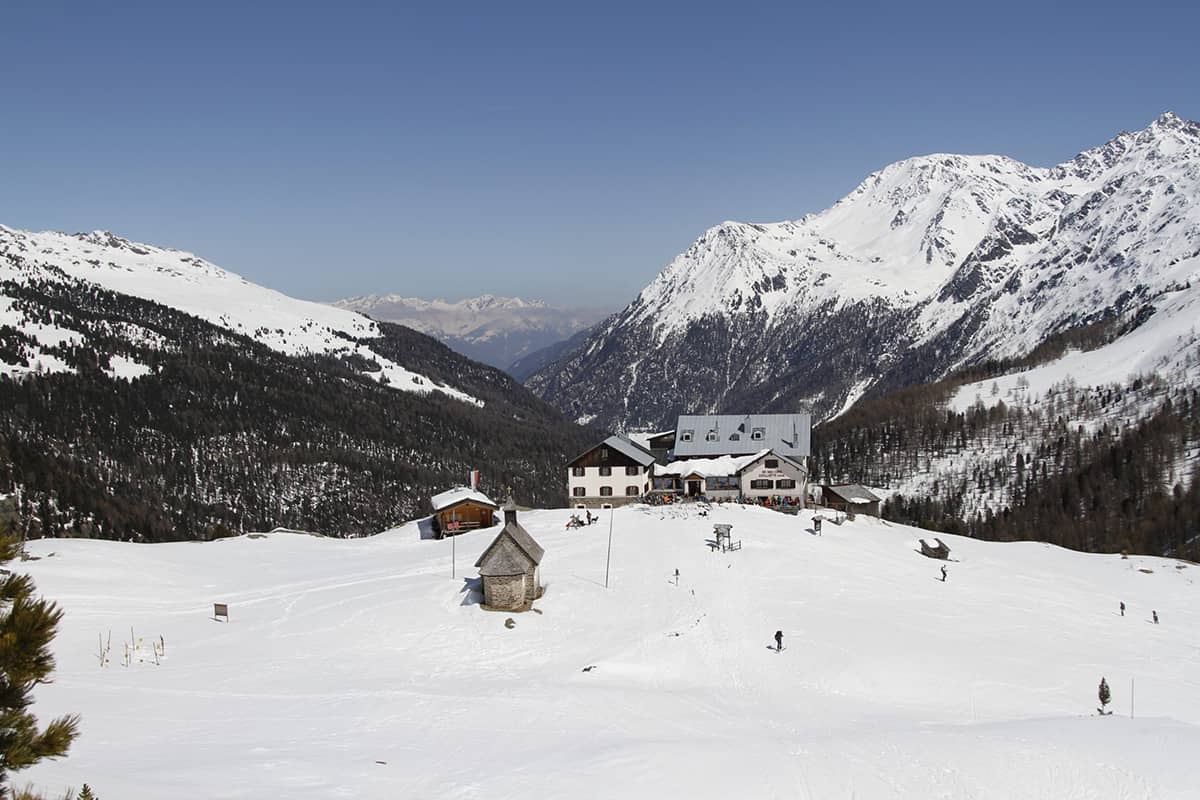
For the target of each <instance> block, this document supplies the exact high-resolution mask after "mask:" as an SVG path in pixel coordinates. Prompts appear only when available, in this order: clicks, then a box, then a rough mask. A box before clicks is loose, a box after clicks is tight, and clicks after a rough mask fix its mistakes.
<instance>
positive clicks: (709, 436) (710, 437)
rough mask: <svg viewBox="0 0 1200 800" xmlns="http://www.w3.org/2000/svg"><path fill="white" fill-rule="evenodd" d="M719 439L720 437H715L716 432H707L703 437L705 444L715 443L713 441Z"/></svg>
mask: <svg viewBox="0 0 1200 800" xmlns="http://www.w3.org/2000/svg"><path fill="white" fill-rule="evenodd" d="M720 438H721V437H720V436H718V435H717V432H716V431H709V432H708V433H707V434H706V435H705V437H704V441H706V442H715V441H717V440H719V439H720Z"/></svg>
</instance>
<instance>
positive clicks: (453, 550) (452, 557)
mask: <svg viewBox="0 0 1200 800" xmlns="http://www.w3.org/2000/svg"><path fill="white" fill-rule="evenodd" d="M457 538H458V537H457V536H455V535H454V534H450V580H454V562H455V560H456V558H457V556H458V551H457V550H456V548H455V544H454V540H455V539H457Z"/></svg>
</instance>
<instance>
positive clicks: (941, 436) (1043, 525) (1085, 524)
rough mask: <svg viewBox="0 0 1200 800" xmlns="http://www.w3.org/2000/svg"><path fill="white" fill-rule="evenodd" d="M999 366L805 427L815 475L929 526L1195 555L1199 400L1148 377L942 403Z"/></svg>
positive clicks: (1198, 553)
mask: <svg viewBox="0 0 1200 800" xmlns="http://www.w3.org/2000/svg"><path fill="white" fill-rule="evenodd" d="M1075 338H1076V341H1078V340H1080V339H1089V338H1092V339H1098V340H1103V339H1104V338H1106V336H1105V331H1104V329H1103V326H1099V327H1094V328H1091V329H1089V330H1088V331H1086V332H1085V333H1084V334H1083V335H1078V334H1076V337H1075ZM1058 344H1060V345H1061V339H1060V340H1059V342H1058ZM1026 365H1027V364H1026ZM1012 368H1013V365H1012V364H1000V363H993V364H991V365H989V366H988V367H986V368H980V369H977V370H973V371H972V372H970V373H964V374H960V375H958V376H955V377H954V378H951V379H948V380H946V381H942V382H939V383H936V384H931V385H926V386H918V387H910V388H908V389H905V390H902V391H899V392H895V393H893V394H890V395H887V396H885V397H882V398H877V399H873V400H869V401H864V402H861V403H859V404H858V405H856V406H855V407H854V408H853V409H852V410H851V411H849V412H848V413H846V414H845V415H842V416H841V417H838V418H836V419H834V420H831V421H829V422H827V423H825V424H823V425H820V426H818V427H817V428H816V430H815V431H814V433H813V449H814V458H813V464H814V476H815V478H816V479H817V480H820V481H823V482H833V483H841V482H856V483H863V484H866V485H870V486H875V487H882V488H883V489H884V493H885V494H886V495H887V500H886V502H885V504H884V516H885V517H887V518H888V519H892V520H897V521H901V522H904V523H907V524H915V525H920V526H921V527H925V528H931V529H933V530H941V531H946V532H952V533H963V534H967V535H970V536H975V537H978V538H983V539H992V540H1013V539H1036V540H1039V541H1047V542H1051V543H1054V544H1058V545H1062V546H1064V547H1070V548H1072V549H1076V550H1083V551H1087V552H1116V551H1119V550H1129V551H1131V552H1140V553H1151V554H1162V555H1175V556H1179V557H1186V558H1191V559H1194V560H1200V538H1198V537H1197V532H1198V531H1200V481H1198V480H1197V478H1198V477H1200V393H1198V392H1197V390H1196V389H1195V388H1194V387H1180V386H1171V385H1170V384H1169V383H1168V382H1167V381H1166V380H1164V379H1163V378H1160V377H1157V376H1147V377H1146V378H1144V379H1135V380H1133V381H1131V382H1129V383H1127V384H1124V385H1111V386H1107V387H1085V386H1079V385H1077V384H1076V383H1075V382H1074V381H1072V380H1064V381H1063V382H1062V383H1060V384H1058V385H1056V386H1053V387H1051V389H1049V390H1048V391H1047V392H1045V393H1044V394H1035V393H1031V392H1028V391H1026V389H1025V386H1024V385H1023V382H1022V379H1018V380H1017V382H1016V387H1017V389H1016V391H1014V392H1013V393H1012V394H1011V395H1009V396H1008V402H1005V399H1004V397H1002V396H1000V393H999V391H998V388H997V387H996V386H995V384H993V385H992V389H991V390H990V392H989V395H991V393H993V392H994V393H995V396H988V397H986V398H979V399H977V400H976V401H975V402H974V403H973V404H971V405H969V406H967V407H966V408H963V409H957V408H955V406H954V404H953V403H951V402H950V400H951V398H952V397H953V396H954V395H955V393H956V392H959V391H961V387H963V386H964V384H967V383H969V382H972V381H974V382H976V385H978V386H987V385H988V383H987V379H986V374H987V372H988V371H989V370H990V371H991V372H993V373H994V374H995V375H997V376H998V375H1001V374H1004V373H1006V372H1009V371H1011V369H1012ZM980 378H984V380H983V381H980Z"/></svg>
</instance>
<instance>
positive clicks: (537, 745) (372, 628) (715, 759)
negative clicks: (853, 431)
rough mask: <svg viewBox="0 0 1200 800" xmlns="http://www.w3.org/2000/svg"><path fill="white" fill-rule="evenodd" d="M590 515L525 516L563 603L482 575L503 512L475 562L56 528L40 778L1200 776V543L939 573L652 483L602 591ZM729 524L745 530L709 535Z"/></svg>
mask: <svg viewBox="0 0 1200 800" xmlns="http://www.w3.org/2000/svg"><path fill="white" fill-rule="evenodd" d="M569 513H570V511H569V510H550V511H535V512H528V513H523V514H522V515H521V518H520V519H521V521H522V523H523V524H524V525H525V526H526V527H527V528H528V529H529V531H530V532H531V533H532V534H533V535H534V536H535V537H536V538H537V539H538V540H539V541H540V542H541V543H542V544H543V545H544V546H545V547H546V551H547V555H546V558H545V560H544V562H543V581H544V583H545V584H546V586H547V590H546V594H545V596H544V597H543V598H542V599H541V600H539V601H538V602H537V604H536V607H537V608H538V609H539V610H540V611H542V612H543V613H542V614H535V613H525V614H505V613H493V612H486V611H482V610H480V609H479V608H478V606H476V605H473V604H470V602H469V601H467V602H464V599H465V598H468V596H469V592H468V589H469V588H470V585H469V581H468V579H469V578H473V577H474V576H475V574H476V573H475V570H474V569H473V568H472V567H471V564H473V563H474V561H475V559H476V558H477V557H478V555H479V554H480V553H481V552H482V550H483V548H484V547H485V546H486V545H487V544H488V543H489V542H490V541H491V538H492V536H493V535H494V532H495V531H494V530H493V531H478V532H473V533H469V534H465V535H463V536H460V537H458V540H457V541H456V542H455V543H454V550H455V551H456V552H457V564H456V577H455V578H454V579H451V577H450V568H451V563H450V557H451V549H452V548H451V542H449V541H436V540H421V539H420V537H419V531H418V526H417V525H416V524H415V523H414V524H409V525H406V526H404V527H401V528H398V529H396V530H393V531H389V532H387V533H384V534H380V535H379V536H376V537H370V538H365V539H357V540H329V539H320V538H316V537H312V536H307V535H302V534H290V533H273V534H269V535H266V536H262V537H257V536H256V537H255V538H250V537H240V538H237V539H231V540H225V541H218V542H212V543H180V544H159V545H135V544H122V543H113V542H99V541H85V540H43V541H37V542H33V543H31V545H30V550H31V551H32V552H33V553H34V554H35V555H38V556H41V558H40V559H39V560H37V561H30V562H25V563H23V564H18V565H16V566H17V567H18V568H19V569H27V570H28V571H29V572H31V573H32V574H33V576H34V577H35V579H36V580H37V582H38V587H39V590H40V591H41V592H43V593H44V594H45V595H46V596H48V597H50V598H53V599H55V600H57V601H58V602H60V603H61V604H62V605H63V607H64V608H65V610H66V615H65V617H64V620H63V623H62V626H61V631H60V633H59V636H58V638H57V639H56V640H55V650H56V655H57V659H58V671H57V675H56V680H55V682H54V683H53V684H51V685H47V686H43V687H40V688H39V689H38V690H37V693H36V699H37V702H36V706H35V708H36V711H37V713H38V714H39V716H40V717H41V718H42V719H43V720H45V719H48V718H50V717H51V716H52V715H55V714H61V713H68V712H79V713H81V714H82V717H83V735H82V736H81V738H80V739H79V740H78V742H77V743H76V744H75V745H74V747H73V748H72V751H71V754H70V756H69V757H68V758H66V759H63V760H60V761H57V762H46V763H43V764H40V765H38V766H37V767H35V768H33V769H31V770H28V771H26V772H23V773H20V774H18V775H17V776H15V777H16V785H24V784H25V783H26V782H30V781H32V782H34V783H36V784H37V785H38V786H40V787H42V788H43V789H46V790H49V791H52V792H53V791H57V790H59V789H61V788H63V787H65V786H67V785H74V786H76V787H78V786H79V785H81V784H82V783H83V782H84V781H87V782H88V783H89V784H90V785H91V786H92V787H93V788H94V789H95V790H96V791H97V792H98V793H99V794H100V796H102V797H103V796H114V797H121V798H127V799H128V800H137V799H138V798H161V797H167V796H173V797H205V798H261V797H289V798H328V797H356V798H359V797H360V798H375V797H378V798H394V797H423V798H474V797H484V796H486V797H488V798H516V797H523V796H528V795H529V794H530V793H531V792H536V793H537V794H539V795H541V796H547V797H562V796H571V797H576V798H578V797H597V798H599V797H613V796H618V795H625V796H628V797H632V798H652V797H695V798H709V797H712V798H717V797H730V796H733V797H780V798H793V797H800V798H808V797H811V798H828V797H855V798H859V799H860V800H863V799H866V798H880V799H883V798H888V799H891V798H926V797H953V798H1047V800H1049V799H1050V798H1055V800H1062V799H1065V800H1075V798H1080V800H1082V798H1090V799H1092V800H1097V799H1098V800H1104V799H1106V798H1113V799H1114V800H1116V799H1117V798H1120V799H1121V800H1127V799H1128V798H1135V799H1140V798H1191V797H1195V796H1196V793H1195V777H1194V775H1193V773H1192V770H1191V767H1190V764H1191V760H1192V757H1193V755H1194V753H1195V752H1196V748H1197V746H1200V727H1197V726H1198V725H1200V691H1197V690H1198V689H1200V603H1198V602H1197V600H1198V599H1200V598H1198V596H1197V592H1198V591H1200V589H1198V587H1197V586H1196V579H1197V577H1200V566H1196V565H1186V566H1185V568H1183V569H1177V568H1176V567H1177V563H1176V562H1174V561H1170V560H1166V559H1158V558H1141V557H1134V558H1131V559H1129V560H1127V561H1123V560H1121V559H1120V557H1119V556H1101V555H1083V554H1079V553H1073V552H1070V551H1066V550H1062V549H1059V548H1055V547H1052V546H1049V545H1044V544H1039V543H1032V542H1027V543H1009V544H999V543H985V542H979V541H975V540H970V539H963V538H959V537H954V536H943V537H942V538H943V540H945V541H946V542H947V543H948V544H949V545H950V546H951V548H952V554H951V555H952V559H953V560H952V561H951V562H950V564H949V580H948V581H947V582H945V583H942V582H941V581H940V580H938V579H937V576H938V568H939V566H940V564H939V563H938V562H934V561H931V560H928V559H925V558H923V557H921V556H920V555H919V554H917V553H916V552H914V549H915V546H916V539H917V537H919V536H920V535H922V532H921V531H918V530H915V529H911V528H905V527H902V526H897V525H891V524H888V523H884V522H881V521H878V520H872V519H864V518H861V517H860V518H859V519H858V520H856V521H854V522H852V523H851V522H847V523H845V524H843V525H840V526H839V525H833V524H826V525H825V526H824V531H823V533H824V535H823V536H821V537H815V536H812V535H810V534H808V533H807V532H806V529H807V528H808V527H810V525H811V513H810V512H804V513H803V514H802V515H801V516H800V517H789V516H785V515H780V514H776V513H774V512H770V511H766V510H762V509H755V508H741V507H723V508H714V509H713V510H712V512H711V514H710V515H709V516H708V517H707V518H701V517H699V516H697V515H696V509H695V508H667V509H650V508H647V507H642V506H635V507H630V508H626V509H621V510H618V511H617V512H615V516H614V529H613V531H614V534H613V545H612V570H611V577H610V587H611V588H609V589H607V590H606V589H605V588H604V586H603V583H604V569H605V552H606V541H607V534H608V525H607V523H608V519H607V512H605V519H603V520H602V521H601V523H600V524H599V525H595V526H592V527H589V528H585V529H582V530H580V531H574V532H567V531H564V530H563V529H562V526H563V521H564V519H565V517H566V516H567V515H568V514H569ZM714 522H730V523H732V524H733V525H734V528H733V533H734V537H735V538H740V539H741V540H742V541H743V543H744V548H743V550H741V551H738V552H733V553H728V554H721V553H719V552H713V551H711V550H710V549H709V548H708V547H707V546H706V545H705V540H706V539H708V538H710V536H711V532H712V524H713V523H714ZM51 553H54V555H53V556H51V555H50V554H51ZM676 568H678V569H679V571H680V579H679V585H678V586H675V585H674V579H673V575H674V570H675V569H676ZM1139 569H1149V570H1152V572H1151V573H1149V574H1147V573H1143V572H1140V571H1139ZM1119 600H1124V601H1125V602H1126V604H1127V606H1128V612H1127V614H1128V616H1127V617H1125V618H1121V617H1119V616H1118V615H1117V612H1116V607H1117V602H1118V601H1119ZM214 601H220V602H228V603H229V604H230V621H229V622H228V623H224V622H215V621H213V620H212V619H211V613H212V606H211V603H212V602H214ZM1151 609H1156V610H1157V611H1158V612H1159V614H1160V617H1161V618H1162V621H1163V624H1161V625H1159V626H1154V625H1152V624H1149V622H1148V618H1149V616H1150V610H1151ZM509 616H512V617H513V618H514V619H515V620H516V623H517V624H516V627H515V628H513V629H512V630H507V629H505V628H504V625H503V622H504V620H505V618H507V617H509ZM130 626H132V627H133V628H134V631H135V635H136V636H138V637H145V638H146V639H147V640H149V639H150V638H152V637H153V638H156V637H157V636H158V635H160V634H161V635H162V636H163V637H164V639H165V643H166V656H165V658H164V659H163V660H162V664H161V665H160V666H155V665H154V664H153V663H152V661H151V662H150V663H146V662H141V663H135V664H133V665H132V666H130V667H128V668H126V667H122V666H121V665H120V655H121V647H122V645H121V642H122V641H123V640H125V639H128V637H129V635H130V634H129V628H130ZM778 628H781V629H783V631H784V637H785V638H784V644H785V645H786V650H785V651H784V652H783V653H781V654H775V653H773V652H769V651H768V649H767V648H768V646H770V645H772V644H773V642H772V641H771V636H772V634H773V632H774V631H775V630H776V629H778ZM109 630H111V631H112V636H113V656H112V659H113V663H112V664H110V665H109V666H108V667H105V668H101V667H100V666H99V664H98V659H97V652H98V643H97V636H98V635H100V634H105V635H106V634H107V633H108V631H109ZM590 665H594V667H595V668H594V669H593V670H591V671H589V672H583V668H584V667H587V666H590ZM1102 675H1103V676H1105V677H1107V679H1108V681H1109V683H1110V685H1111V686H1112V689H1113V704H1112V708H1113V710H1114V712H1115V713H1114V715H1113V716H1111V717H1108V718H1104V719H1100V718H1098V717H1097V716H1096V715H1095V712H1094V709H1095V706H1096V686H1097V684H1098V683H1099V680H1100V677H1101V676H1102ZM1131 678H1136V680H1137V710H1138V715H1137V717H1138V718H1137V719H1133V720H1130V719H1129V718H1128V715H1129V681H1130V679H1131ZM377 761H383V762H386V763H384V764H379V763H376V762H377Z"/></svg>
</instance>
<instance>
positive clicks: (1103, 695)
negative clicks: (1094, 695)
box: [1096, 678, 1112, 716]
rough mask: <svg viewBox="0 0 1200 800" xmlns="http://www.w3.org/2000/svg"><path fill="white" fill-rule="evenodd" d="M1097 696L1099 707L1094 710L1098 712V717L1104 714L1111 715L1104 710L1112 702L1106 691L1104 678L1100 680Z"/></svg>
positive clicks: (1109, 693) (1108, 692) (1106, 683)
mask: <svg viewBox="0 0 1200 800" xmlns="http://www.w3.org/2000/svg"><path fill="white" fill-rule="evenodd" d="M1099 696H1100V707H1099V708H1098V709H1096V710H1097V711H1099V712H1100V716H1104V715H1106V714H1111V713H1112V712H1111V711H1105V710H1104V709H1105V708H1106V707H1107V706H1108V704H1109V703H1111V702H1112V693H1111V692H1110V691H1109V690H1108V681H1106V680H1105V679H1104V678H1101V679H1100V692H1099Z"/></svg>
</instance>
